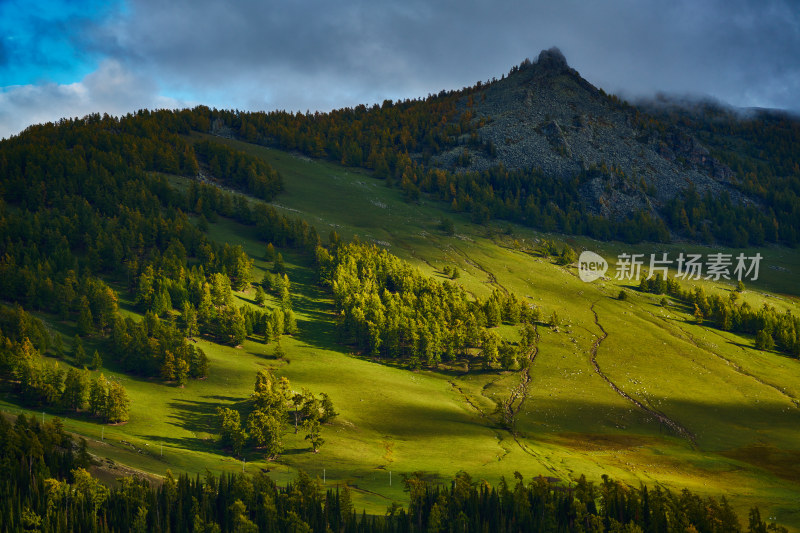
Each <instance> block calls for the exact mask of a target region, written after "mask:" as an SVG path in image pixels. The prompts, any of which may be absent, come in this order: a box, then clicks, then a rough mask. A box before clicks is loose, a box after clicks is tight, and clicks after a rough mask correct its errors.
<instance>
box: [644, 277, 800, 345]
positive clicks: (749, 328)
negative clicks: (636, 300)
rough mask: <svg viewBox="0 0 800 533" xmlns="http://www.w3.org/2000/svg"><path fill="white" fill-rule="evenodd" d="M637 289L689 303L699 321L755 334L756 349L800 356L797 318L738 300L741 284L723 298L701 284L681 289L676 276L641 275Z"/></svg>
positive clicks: (765, 306) (799, 325) (769, 307)
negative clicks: (775, 350)
mask: <svg viewBox="0 0 800 533" xmlns="http://www.w3.org/2000/svg"><path fill="white" fill-rule="evenodd" d="M639 288H640V290H643V291H645V292H650V293H653V294H668V295H670V296H672V297H673V298H675V299H676V300H679V301H681V302H683V303H685V304H687V305H689V306H690V308H693V310H694V311H693V312H694V317H695V320H697V321H698V322H703V321H707V322H709V323H711V324H713V325H714V326H716V327H718V328H720V329H722V330H724V331H733V332H735V333H746V334H749V335H755V347H756V348H757V349H759V350H772V349H778V350H780V351H782V352H784V353H786V354H789V355H791V356H793V357H796V358H800V317H796V316H794V315H793V314H792V313H791V312H790V311H789V310H786V311H785V312H783V313H781V312H779V311H778V310H776V309H775V308H774V307H772V306H770V305H769V304H767V303H766V302H765V303H764V305H763V306H762V307H761V308H760V309H754V308H753V307H751V306H750V304H748V303H747V302H746V301H743V300H741V298H740V296H739V295H740V290H741V288H742V287H740V290H736V291H731V292H730V294H729V296H728V297H727V298H725V297H723V296H720V295H718V294H711V295H708V294H706V292H705V290H704V289H703V288H702V287H695V288H694V289H683V288H682V287H681V285H680V283H679V282H678V281H677V280H676V279H674V278H671V277H669V276H668V277H667V278H666V279H665V278H663V277H662V276H661V274H656V275H655V276H653V277H652V278H651V279H646V278H643V279H642V280H641V282H640V284H639Z"/></svg>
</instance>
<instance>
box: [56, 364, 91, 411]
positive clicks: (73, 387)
mask: <svg viewBox="0 0 800 533" xmlns="http://www.w3.org/2000/svg"><path fill="white" fill-rule="evenodd" d="M87 388H88V380H87V378H86V375H85V374H84V373H83V372H81V371H79V370H77V369H75V368H70V369H69V370H67V376H66V378H65V379H64V394H63V396H62V401H63V403H64V406H65V407H67V408H68V409H73V410H75V411H77V410H79V409H81V408H82V407H83V404H84V403H86V391H87Z"/></svg>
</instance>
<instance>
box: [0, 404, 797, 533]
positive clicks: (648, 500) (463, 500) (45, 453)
mask: <svg viewBox="0 0 800 533" xmlns="http://www.w3.org/2000/svg"><path fill="white" fill-rule="evenodd" d="M0 450H2V453H0V530H2V531H76V532H84V531H85V532H100V533H103V532H111V531H134V532H144V531H154V532H162V531H164V532H165V531H192V532H208V533H213V532H217V533H223V532H238V533H243V532H257V531H287V532H295V533H296V532H309V533H310V532H312V531H317V532H326V531H335V532H342V533H356V532H363V533H373V532H374V533H411V532H431V533H442V532H448V531H450V532H456V531H458V532H476V533H479V532H483V531H496V532H506V531H508V532H511V531H542V532H554V533H555V532H560V531H568V532H576V533H577V532H587V533H588V532H598V533H599V532H603V533H606V532H609V533H610V532H613V531H630V532H644V533H672V532H685V531H697V532H698V533H718V532H726V533H729V532H733V533H736V532H739V531H747V532H748V533H766V532H767V531H775V532H776V533H781V532H786V531H787V530H786V529H785V528H783V527H781V526H779V525H777V524H774V523H770V524H767V523H766V522H765V521H764V520H763V519H762V518H761V513H760V512H759V510H758V508H753V509H751V510H750V512H749V514H748V516H747V520H746V525H744V526H743V524H742V523H741V521H740V519H739V517H738V516H737V514H736V512H735V511H734V510H733V509H732V508H731V506H730V504H729V503H728V502H727V500H726V499H725V498H724V497H722V498H720V499H716V498H714V497H701V496H698V495H696V494H694V493H692V492H691V491H689V490H687V489H683V490H682V491H680V492H673V491H670V490H669V489H664V488H662V487H655V488H650V487H647V486H644V485H642V486H640V487H639V488H636V487H631V486H628V485H626V484H624V483H621V482H619V481H616V480H613V479H611V478H609V477H608V476H603V477H602V481H601V482H600V483H594V482H591V481H587V480H586V478H585V477H584V476H581V477H579V478H578V479H577V480H576V481H575V482H573V483H569V484H564V483H561V482H558V481H554V480H551V479H550V478H544V477H541V476H540V477H533V478H530V479H529V480H527V481H526V480H525V479H524V477H523V476H522V475H521V474H519V473H515V474H514V480H513V481H512V482H511V483H509V482H508V481H507V480H506V479H502V480H501V481H500V483H499V484H498V485H497V486H491V485H489V484H488V483H487V482H485V481H476V480H473V479H472V478H471V477H470V476H469V475H468V474H467V473H464V472H460V473H459V474H457V475H456V476H455V477H454V478H453V480H452V481H451V482H450V483H449V484H448V485H446V486H443V485H441V484H437V483H432V482H430V481H428V480H427V479H426V477H425V476H424V475H423V474H422V473H418V472H417V473H412V474H408V475H405V476H404V479H403V482H404V486H405V489H406V492H407V493H408V498H409V499H408V507H407V509H406V508H405V507H404V506H403V505H400V504H398V503H396V502H395V503H392V504H391V505H390V506H389V507H388V508H387V510H386V513H385V514H384V515H383V516H378V515H371V516H368V515H367V514H366V512H364V511H362V512H361V513H358V512H357V510H356V508H355V505H354V504H353V502H352V496H351V490H350V489H349V487H348V486H347V485H344V486H342V487H339V486H337V487H335V488H334V487H330V488H326V487H324V486H323V485H322V483H321V481H320V480H319V479H312V478H311V477H310V476H309V475H308V474H306V473H305V472H302V471H301V472H300V473H299V474H298V476H297V479H296V480H295V481H293V482H290V483H288V484H287V485H285V486H279V485H277V484H276V483H275V482H274V481H273V480H272V479H270V477H269V476H268V475H266V474H265V473H263V472H258V473H256V474H252V475H249V474H242V473H239V474H222V475H219V476H217V475H214V474H213V473H211V472H208V471H207V472H206V474H205V475H204V476H199V475H197V476H194V477H191V476H189V475H187V474H181V475H179V476H178V477H177V478H176V477H175V476H173V475H172V473H170V472H169V471H168V472H167V474H166V476H165V477H164V480H163V482H161V483H158V484H151V483H150V482H148V481H147V480H145V479H143V478H140V477H124V478H120V479H119V480H118V482H117V483H115V484H114V485H113V486H110V487H109V486H106V485H104V484H103V483H101V482H100V481H99V480H98V479H97V478H95V477H93V476H92V475H91V474H90V473H89V471H88V469H89V468H90V466H92V457H91V455H90V454H89V453H88V449H87V446H86V441H85V440H83V439H81V440H80V441H79V442H77V443H76V442H75V441H74V439H73V438H72V436H70V435H69V434H68V433H66V432H65V431H64V428H63V425H62V424H61V422H60V420H59V419H57V418H56V419H53V420H51V421H49V422H47V423H44V424H42V423H41V422H39V421H38V420H37V419H35V418H33V417H27V416H25V415H24V414H23V415H19V416H18V417H17V419H16V420H15V421H14V423H13V424H12V423H10V422H9V421H8V420H7V418H6V417H5V416H4V415H2V414H0Z"/></svg>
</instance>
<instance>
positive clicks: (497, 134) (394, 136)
mask: <svg viewBox="0 0 800 533" xmlns="http://www.w3.org/2000/svg"><path fill="white" fill-rule="evenodd" d="M193 113H194V114H196V115H197V114H202V115H205V116H204V117H203V120H202V122H201V123H203V124H206V125H207V126H206V127H205V128H202V127H201V131H209V132H211V133H214V134H216V135H222V136H229V137H235V138H238V139H240V140H245V141H247V142H251V143H258V144H264V145H267V146H271V147H276V148H280V149H283V150H287V151H299V152H301V153H303V154H305V155H308V156H311V157H318V158H325V159H329V160H333V161H336V162H339V163H342V164H345V165H349V166H358V167H364V168H367V169H369V170H371V171H373V174H374V176H375V177H378V178H381V179H386V180H387V182H389V183H390V184H396V185H399V186H400V187H401V188H402V189H403V191H404V193H405V195H406V197H407V199H408V200H410V201H415V200H416V199H417V198H418V197H419V195H420V194H422V193H427V194H428V195H429V196H431V197H433V198H436V199H438V200H441V201H444V202H446V203H448V204H449V205H450V206H451V209H452V210H453V211H456V212H468V213H470V214H471V216H472V219H473V221H474V222H477V223H484V222H486V221H488V220H489V219H502V220H509V221H514V222H518V223H520V224H523V225H527V226H531V227H534V228H538V229H543V230H546V231H559V232H562V233H568V234H580V235H588V236H590V237H594V238H597V239H603V240H609V239H617V240H624V241H626V242H639V241H643V240H645V241H658V242H666V241H671V240H676V239H677V240H689V241H698V242H705V243H713V242H716V243H721V244H727V245H732V246H737V247H741V246H748V245H750V246H760V245H763V244H764V243H781V244H788V245H790V246H794V245H796V244H797V243H798V242H800V233H799V232H798V228H800V166H798V156H797V154H798V153H800V120H798V119H797V118H796V117H793V116H791V115H789V114H786V113H780V112H775V111H750V112H739V111H737V110H732V109H727V108H725V107H723V106H721V105H709V104H699V103H692V104H687V103H680V102H672V103H670V105H664V103H663V102H655V101H654V102H650V103H640V104H637V105H631V104H629V103H627V102H624V101H622V100H620V99H619V98H617V97H615V96H613V95H608V94H606V93H605V92H604V91H603V90H602V89H598V88H596V87H594V86H592V84H590V83H589V82H587V81H586V80H585V79H583V78H582V77H581V76H580V74H579V73H578V72H576V71H575V70H574V69H572V68H570V67H569V65H568V64H567V61H566V59H565V58H564V56H563V55H562V54H561V52H559V51H558V50H557V49H550V50H546V51H543V52H541V53H540V54H539V56H538V58H537V60H536V61H530V60H527V59H526V60H525V61H523V62H522V63H521V64H520V65H519V66H515V67H514V68H512V69H511V71H510V72H509V74H508V75H507V76H503V77H502V78H501V79H500V80H497V79H494V80H491V81H489V82H486V83H482V82H479V83H477V84H476V85H475V86H473V87H468V88H463V89H461V90H458V91H441V92H440V93H438V94H436V95H429V96H428V97H427V98H425V99H417V100H405V101H399V102H391V101H384V102H383V104H382V105H374V106H372V107H370V108H368V107H366V106H363V105H362V106H357V107H355V108H352V109H351V108H346V109H339V110H335V111H332V112H330V113H315V114H313V115H312V114H308V113H307V114H299V113H298V114H293V113H286V112H270V113H242V112H232V111H218V110H208V109H200V108H198V109H195V110H193Z"/></svg>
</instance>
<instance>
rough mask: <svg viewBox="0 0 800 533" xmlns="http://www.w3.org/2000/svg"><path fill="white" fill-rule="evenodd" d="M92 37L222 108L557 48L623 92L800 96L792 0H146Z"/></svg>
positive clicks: (419, 84)
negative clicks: (600, 0) (391, 0)
mask: <svg viewBox="0 0 800 533" xmlns="http://www.w3.org/2000/svg"><path fill="white" fill-rule="evenodd" d="M87 35H88V37H87V42H90V43H91V46H92V47H93V48H94V49H95V50H100V51H102V52H104V53H107V54H110V55H114V56H115V57H119V58H120V59H122V60H124V61H125V62H126V63H129V64H131V65H132V66H135V68H136V69H137V70H142V71H147V72H150V73H152V75H153V76H154V77H155V78H157V79H159V80H161V81H162V83H163V86H164V88H165V90H167V91H173V92H174V93H176V94H181V93H184V94H186V93H192V94H196V95H198V96H199V97H203V98H208V99H210V100H213V101H212V102H210V103H212V104H215V105H216V104H217V103H219V104H221V106H223V107H238V108H245V109H257V108H261V109H272V108H288V109H305V108H306V107H308V108H311V109H327V108H331V107H340V106H345V105H354V104H357V103H360V102H364V103H369V102H371V101H380V100H382V99H383V98H398V97H415V96H425V94H427V93H428V92H438V91H439V90H441V89H450V88H459V87H462V86H465V85H469V84H472V83H474V82H475V81H477V80H485V79H488V78H491V77H493V76H498V77H499V76H500V75H501V74H503V73H504V72H506V71H507V70H508V69H509V68H510V67H511V66H512V65H513V64H516V63H519V62H520V61H521V60H522V59H524V58H525V57H535V56H536V55H537V54H538V52H539V50H541V49H544V48H549V47H550V46H554V45H555V46H558V47H560V48H561V49H562V50H563V51H564V52H565V54H566V56H567V59H568V60H569V62H570V64H571V65H572V66H574V67H575V68H577V69H578V70H579V71H580V72H581V73H582V74H584V76H585V77H587V78H588V79H589V80H590V81H592V82H594V83H595V84H598V85H600V86H602V87H604V88H606V89H609V90H613V91H623V92H626V93H631V94H643V93H654V92H656V91H667V92H681V93H701V94H709V95H713V96H716V97H717V98H720V99H722V100H726V101H729V102H730V103H732V104H735V105H773V106H780V107H790V106H797V105H798V104H797V102H798V101H800V100H799V99H798V96H800V84H798V72H799V71H800V70H799V69H798V64H797V61H796V50H798V49H800V12H798V10H796V9H795V8H794V6H793V5H792V4H791V3H789V2H785V1H781V0H773V1H769V2H766V3H765V2H755V1H750V0H731V1H727V0H726V1H723V0H712V1H710V2H695V1H694V0H681V1H678V2H660V1H658V2H656V1H639V0H613V1H607V2H583V1H577V0H570V1H566V2H550V1H547V2H545V1H535V2H525V3H522V2H510V1H506V2H496V1H491V2H489V1H475V0H473V1H458V2H457V1H454V0H440V1H435V2H431V1H429V0H425V1H422V0H407V1H405V2H381V1H365V0H350V1H347V2H329V1H327V0H298V1H296V2H278V1H274V2H265V1H263V0H240V1H238V2H235V3H220V2H217V1H216V0H173V1H171V2H163V1H162V0H133V1H131V3H130V9H129V11H128V13H127V16H126V17H124V18H120V19H118V20H117V21H116V23H115V24H111V25H105V26H101V27H98V28H96V31H94V32H89V33H88V34H87ZM201 99H202V98H201ZM226 101H227V102H228V103H227V105H225V102H226Z"/></svg>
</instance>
